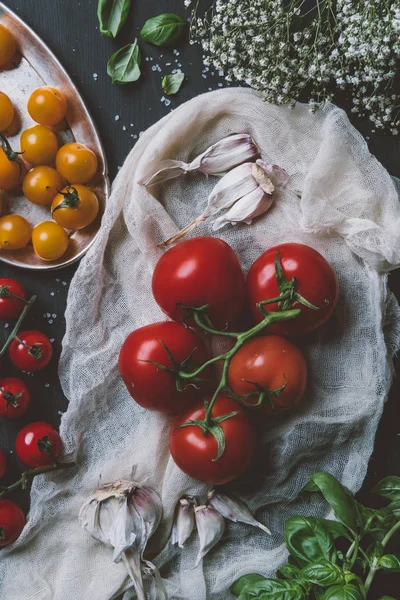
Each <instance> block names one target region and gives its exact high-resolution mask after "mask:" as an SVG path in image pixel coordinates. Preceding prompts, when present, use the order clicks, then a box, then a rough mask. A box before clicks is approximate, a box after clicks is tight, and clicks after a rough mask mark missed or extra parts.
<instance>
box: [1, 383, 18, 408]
mask: <svg viewBox="0 0 400 600" xmlns="http://www.w3.org/2000/svg"><path fill="white" fill-rule="evenodd" d="M0 392H1V395H2V397H3V399H4V400H5V401H6V404H7V406H6V410H7V409H9V408H10V406H13V407H14V408H17V407H18V406H19V404H18V402H17V401H18V399H19V398H21V396H22V392H20V393H19V394H12V393H11V392H7V391H6V390H5V389H4V388H2V387H0Z"/></svg>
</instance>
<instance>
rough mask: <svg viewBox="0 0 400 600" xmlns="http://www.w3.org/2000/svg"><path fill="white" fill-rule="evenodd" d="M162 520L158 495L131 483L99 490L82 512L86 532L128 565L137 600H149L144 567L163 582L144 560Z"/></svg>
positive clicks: (114, 484)
mask: <svg viewBox="0 0 400 600" xmlns="http://www.w3.org/2000/svg"><path fill="white" fill-rule="evenodd" d="M161 518H162V504H161V500H160V498H159V496H158V494H157V493H156V492H155V491H154V490H153V489H152V488H150V487H147V486H140V485H139V484H137V483H136V482H134V481H129V480H119V481H117V482H115V483H112V484H108V485H105V486H103V487H101V488H100V489H98V490H96V491H95V492H94V493H93V494H92V496H91V497H90V498H89V500H88V501H87V502H86V503H85V504H84V505H83V506H82V508H81V510H80V513H79V520H80V523H81V525H82V527H83V528H84V529H85V531H87V533H88V534H89V535H91V536H92V537H93V538H94V539H95V540H97V541H99V542H101V543H102V544H104V545H106V546H109V547H112V548H114V554H113V561H114V562H122V563H123V565H124V566H125V568H126V570H127V572H128V575H129V576H130V577H131V579H132V581H133V584H134V587H135V591H136V594H137V598H138V600H146V594H145V591H144V584H143V577H142V570H143V566H144V565H147V566H148V567H149V568H150V569H151V571H152V573H153V578H154V579H157V581H158V580H159V581H158V585H160V582H161V578H159V574H158V571H157V569H156V567H155V566H154V565H153V564H152V563H150V562H148V561H144V560H143V554H144V551H145V548H146V546H147V542H148V540H149V539H150V537H151V536H152V535H153V533H154V532H155V531H156V529H157V527H158V525H159V523H160V520H161ZM155 572H156V574H154V573H155ZM161 585H162V583H161ZM162 593H163V591H162ZM160 597H161V596H160Z"/></svg>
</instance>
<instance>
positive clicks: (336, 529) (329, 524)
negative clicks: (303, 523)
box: [318, 519, 353, 542]
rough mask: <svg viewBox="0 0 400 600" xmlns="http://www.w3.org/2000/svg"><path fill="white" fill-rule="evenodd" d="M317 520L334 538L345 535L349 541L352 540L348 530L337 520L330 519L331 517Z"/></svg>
mask: <svg viewBox="0 0 400 600" xmlns="http://www.w3.org/2000/svg"><path fill="white" fill-rule="evenodd" d="M318 521H319V522H320V523H321V525H323V526H324V527H325V529H326V530H327V531H329V533H330V534H331V536H332V537H333V539H334V540H336V539H337V538H339V537H345V538H347V539H348V540H350V541H351V542H352V541H353V538H352V537H351V535H350V533H349V531H348V530H347V529H346V527H345V526H344V525H342V523H339V521H332V520H331V519H318Z"/></svg>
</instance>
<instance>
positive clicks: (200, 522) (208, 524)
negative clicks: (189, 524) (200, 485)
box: [194, 505, 225, 567]
mask: <svg viewBox="0 0 400 600" xmlns="http://www.w3.org/2000/svg"><path fill="white" fill-rule="evenodd" d="M194 512H195V517H196V525H197V531H198V534H199V539H200V549H199V553H198V555H197V560H196V567H197V565H198V564H199V563H200V561H201V559H202V558H204V556H205V555H206V554H207V553H208V552H209V551H210V550H211V549H212V548H214V546H215V545H216V544H217V543H218V542H219V541H220V539H221V538H222V536H223V534H224V531H225V521H224V517H223V516H222V515H221V514H220V513H219V512H218V511H216V510H215V509H214V508H213V507H212V506H204V505H202V506H196V508H195V509H194Z"/></svg>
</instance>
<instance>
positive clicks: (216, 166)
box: [199, 133, 259, 175]
mask: <svg viewBox="0 0 400 600" xmlns="http://www.w3.org/2000/svg"><path fill="white" fill-rule="evenodd" d="M257 156H259V149H258V148H257V146H256V144H255V142H254V141H253V139H252V137H251V136H250V135H249V134H248V133H238V134H236V135H229V136H227V137H226V138H223V139H222V140H220V141H219V142H217V143H216V144H214V145H213V146H211V147H210V148H208V150H206V151H205V152H204V154H203V156H202V158H201V160H200V166H199V169H200V171H202V172H203V173H206V174H207V175H223V174H224V173H227V172H228V171H230V169H233V168H234V167H236V166H237V165H240V164H242V163H244V162H248V161H251V160H253V159H254V158H256V157H257Z"/></svg>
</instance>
